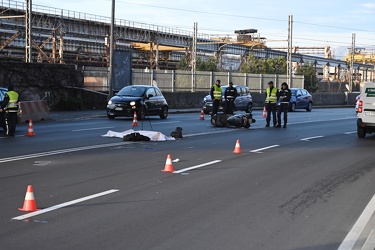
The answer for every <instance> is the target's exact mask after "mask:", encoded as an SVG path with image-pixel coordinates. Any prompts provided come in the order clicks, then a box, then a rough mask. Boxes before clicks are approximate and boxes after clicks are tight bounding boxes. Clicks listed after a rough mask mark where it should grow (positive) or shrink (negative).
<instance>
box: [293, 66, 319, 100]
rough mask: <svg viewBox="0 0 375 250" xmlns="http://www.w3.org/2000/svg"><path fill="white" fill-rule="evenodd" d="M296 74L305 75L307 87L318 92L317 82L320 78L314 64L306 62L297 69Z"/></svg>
mask: <svg viewBox="0 0 375 250" xmlns="http://www.w3.org/2000/svg"><path fill="white" fill-rule="evenodd" d="M295 74H296V75H303V76H304V81H305V89H307V91H309V92H312V93H313V92H316V91H317V89H318V86H317V83H318V78H317V77H316V74H315V70H314V64H312V63H304V64H303V65H302V67H298V68H297V70H296V73H295Z"/></svg>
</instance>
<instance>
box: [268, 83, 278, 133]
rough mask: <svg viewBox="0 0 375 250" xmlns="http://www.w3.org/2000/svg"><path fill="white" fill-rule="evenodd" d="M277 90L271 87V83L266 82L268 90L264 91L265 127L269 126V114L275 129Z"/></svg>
mask: <svg viewBox="0 0 375 250" xmlns="http://www.w3.org/2000/svg"><path fill="white" fill-rule="evenodd" d="M277 95H278V89H277V88H275V87H274V86H273V81H270V82H268V88H267V89H266V101H265V104H266V110H267V118H266V122H267V123H266V127H269V126H270V121H271V113H272V118H273V126H274V127H276V103H277Z"/></svg>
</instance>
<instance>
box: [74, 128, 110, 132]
mask: <svg viewBox="0 0 375 250" xmlns="http://www.w3.org/2000/svg"><path fill="white" fill-rule="evenodd" d="M109 128H114V127H101V128H83V129H75V130H72V132H80V131H90V130H98V129H109Z"/></svg>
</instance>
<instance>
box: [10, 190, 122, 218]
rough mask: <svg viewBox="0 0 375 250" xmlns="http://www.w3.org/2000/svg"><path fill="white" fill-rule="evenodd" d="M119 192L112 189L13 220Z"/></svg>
mask: <svg viewBox="0 0 375 250" xmlns="http://www.w3.org/2000/svg"><path fill="white" fill-rule="evenodd" d="M118 191H119V190H117V189H111V190H108V191H105V192H101V193H97V194H93V195H90V196H86V197H83V198H79V199H76V200H72V201H68V202H64V203H61V204H59V205H55V206H52V207H48V208H45V209H42V210H38V211H35V212H31V213H28V214H25V215H21V216H17V217H14V218H12V220H24V219H27V218H30V217H34V216H37V215H40V214H44V213H47V212H51V211H53V210H56V209H60V208H63V207H67V206H70V205H73V204H76V203H79V202H83V201H87V200H91V199H94V198H97V197H100V196H104V195H107V194H111V193H114V192H118Z"/></svg>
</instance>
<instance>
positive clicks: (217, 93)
mask: <svg viewBox="0 0 375 250" xmlns="http://www.w3.org/2000/svg"><path fill="white" fill-rule="evenodd" d="M220 83H221V81H220V80H216V83H215V84H214V86H212V88H211V91H210V95H211V100H212V116H214V115H216V114H217V110H218V109H219V105H220V102H221V93H222V89H221V87H220Z"/></svg>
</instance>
